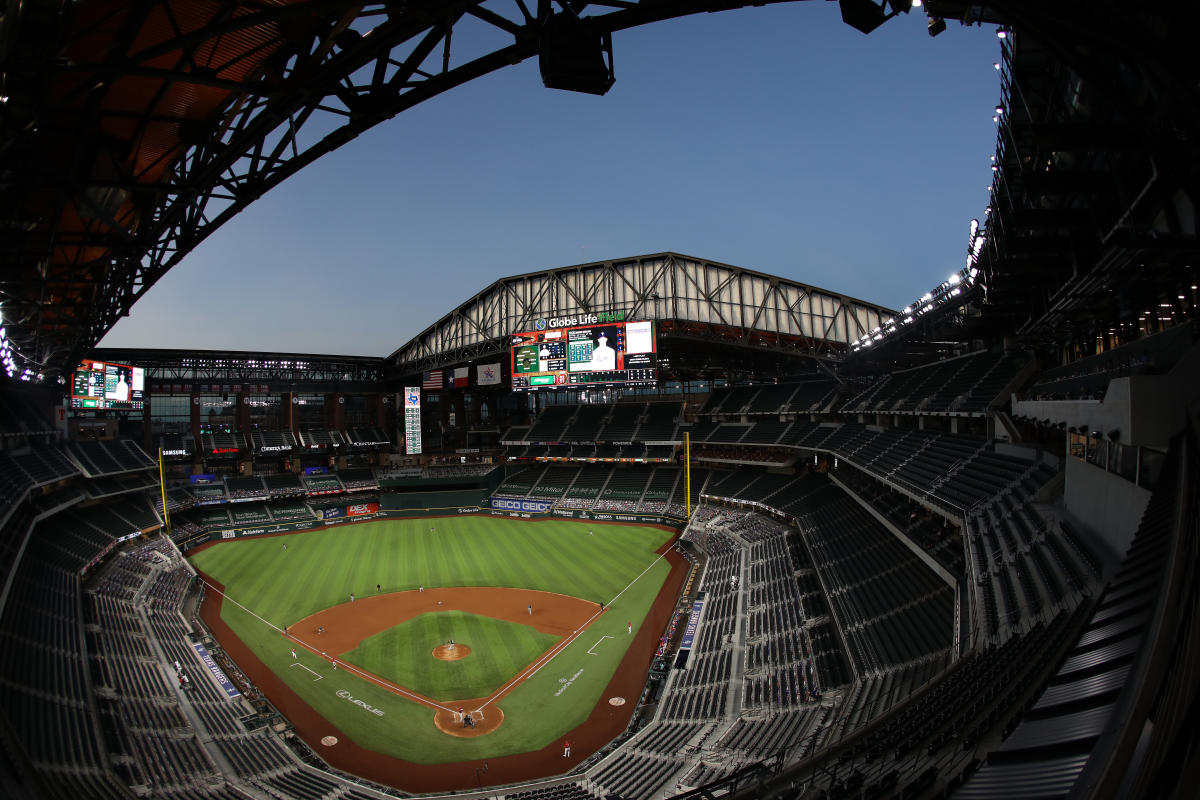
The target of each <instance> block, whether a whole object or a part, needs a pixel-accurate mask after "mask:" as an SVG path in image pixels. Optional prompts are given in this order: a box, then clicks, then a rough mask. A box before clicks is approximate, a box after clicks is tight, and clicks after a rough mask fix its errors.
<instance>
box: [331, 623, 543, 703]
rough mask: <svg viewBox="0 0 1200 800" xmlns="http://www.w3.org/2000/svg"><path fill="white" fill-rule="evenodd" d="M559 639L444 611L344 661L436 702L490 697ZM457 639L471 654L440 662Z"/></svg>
mask: <svg viewBox="0 0 1200 800" xmlns="http://www.w3.org/2000/svg"><path fill="white" fill-rule="evenodd" d="M559 638H560V637H558V636H553V635H551V634H548V633H541V632H540V631H538V630H536V629H534V628H531V627H529V626H528V625H518V624H517V623H515V622H504V621H502V620H498V619H492V618H490V617H482V616H479V615H477V614H469V613H467V612H465V611H439V612H436V613H428V614H421V615H420V616H419V617H414V618H413V619H410V620H408V621H407V622H402V623H400V624H399V625H396V626H394V627H391V628H388V629H387V630H386V631H383V632H382V633H377V634H375V635H374V636H372V637H370V638H369V639H364V640H363V642H362V644H360V645H359V646H358V647H357V648H355V649H354V650H351V651H350V652H348V653H346V654H344V656H343V659H344V660H346V661H349V662H350V663H351V664H356V665H358V666H360V667H362V668H363V669H365V670H366V671H367V672H370V673H372V674H375V675H378V676H379V677H381V678H386V679H387V680H389V681H391V682H392V683H396V684H399V685H400V686H404V687H407V688H409V689H412V690H413V691H415V692H420V693H421V694H423V695H425V696H426V697H432V698H433V699H434V700H457V699H461V698H464V697H488V696H490V695H491V694H492V693H493V692H495V691H496V690H497V689H499V688H500V687H501V686H503V685H504V683H505V682H506V681H508V679H509V678H511V677H513V676H514V675H516V674H517V672H519V671H520V670H521V669H522V668H523V667H525V666H527V665H528V664H529V663H530V662H532V661H533V660H534V659H535V658H537V657H538V656H540V655H541V654H542V653H544V652H546V651H547V650H549V649H550V648H551V647H553V646H554V645H555V644H557V643H558V641H559ZM451 639H453V640H454V641H455V642H456V643H457V644H459V645H465V646H466V647H469V648H470V650H471V652H470V653H469V654H468V655H467V657H466V658H463V659H459V660H457V661H440V660H438V659H436V658H434V657H433V655H432V653H433V649H434V648H435V647H437V646H438V645H443V644H445V643H446V642H448V641H449V640H451Z"/></svg>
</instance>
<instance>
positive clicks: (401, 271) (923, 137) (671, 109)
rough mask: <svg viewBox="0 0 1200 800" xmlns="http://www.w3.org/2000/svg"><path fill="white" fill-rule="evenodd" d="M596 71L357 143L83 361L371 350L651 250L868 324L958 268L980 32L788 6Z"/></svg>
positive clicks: (467, 93)
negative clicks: (484, 293)
mask: <svg viewBox="0 0 1200 800" xmlns="http://www.w3.org/2000/svg"><path fill="white" fill-rule="evenodd" d="M457 41H459V42H461V41H462V40H461V39H459V40H457ZM464 49H465V48H464ZM614 54H615V55H614V61H615V71H616V78H617V80H616V84H615V85H614V86H613V88H612V89H611V90H610V91H609V93H608V94H607V95H606V96H604V97H592V96H588V95H578V94H572V93H568V92H560V91H552V90H548V89H545V88H543V87H542V85H541V80H540V77H539V74H538V67H537V60H536V59H530V60H528V61H526V62H523V63H522V64H519V65H516V66H513V67H509V68H507V69H503V70H500V71H499V72H497V73H493V74H492V75H489V76H485V77H484V78H481V79H478V80H476V81H473V82H471V83H468V84H467V85H465V86H462V87H460V88H458V89H454V90H452V91H450V92H448V93H446V94H444V95H442V96H440V97H437V98H434V99H432V100H430V101H428V102H426V103H424V104H422V105H420V106H417V107H416V108H413V109H411V110H409V111H406V112H404V113H403V114H401V115H400V116H398V117H396V118H395V119H393V120H391V121H389V122H386V123H383V124H382V125H379V126H377V127H376V128H374V129H373V130H371V131H369V132H367V133H366V134H364V135H362V136H360V137H359V138H358V139H356V140H354V141H353V142H351V143H349V144H348V145H345V146H344V147H342V148H341V149H340V150H338V151H336V152H334V153H332V154H330V155H329V156H326V157H325V158H323V159H321V160H319V161H318V162H316V163H315V164H313V165H311V166H310V167H309V168H307V169H306V170H304V171H302V172H300V173H299V174H298V175H296V176H294V177H293V178H291V179H290V180H288V181H286V182H285V183H283V184H282V185H281V186H279V187H278V188H276V189H275V190H273V191H272V192H270V193H268V194H267V195H265V196H264V197H263V198H262V199H260V200H258V201H257V202H256V203H255V204H254V205H252V206H251V207H250V208H249V209H248V210H246V211H244V212H243V213H242V214H240V215H239V216H238V217H236V218H235V219H234V220H233V221H231V222H230V223H228V224H227V225H225V226H224V227H223V228H222V229H220V230H219V231H217V232H216V233H215V234H213V235H212V236H211V237H210V238H209V239H208V240H207V241H205V242H204V243H203V244H202V245H201V246H200V247H199V248H198V249H197V250H195V251H194V252H193V253H192V254H190V255H189V256H188V257H187V258H186V259H185V260H184V261H183V262H182V263H181V264H180V265H179V266H177V267H175V268H174V269H173V270H171V272H169V273H168V274H167V275H166V276H165V277H164V278H163V279H162V280H160V281H159V282H158V284H157V285H155V286H154V287H153V288H152V289H151V290H150V291H149V292H148V293H147V295H146V297H145V298H144V299H143V300H142V301H140V302H139V303H138V304H137V305H135V306H134V308H133V310H132V312H131V315H130V317H128V318H126V319H124V320H122V321H121V322H120V323H118V324H117V326H116V327H115V328H114V329H113V330H112V331H111V332H110V333H109V335H108V336H107V337H105V339H104V340H103V342H101V345H102V346H110V347H172V348H189V347H190V348H196V349H233V350H273V351H284V352H311V353H345V354H354V355H386V354H388V353H390V352H392V351H393V350H395V349H396V348H397V347H399V346H400V345H402V344H404V343H405V342H406V341H408V340H409V339H410V338H412V336H414V335H415V334H417V333H419V332H420V331H421V330H423V329H424V328H426V327H427V326H429V325H430V324H431V323H433V322H434V321H436V320H437V319H438V318H439V317H440V316H442V315H443V314H445V313H446V312H448V311H449V310H451V309H452V308H454V307H455V306H456V305H458V304H459V303H461V302H463V301H464V300H466V299H467V298H469V297H470V296H471V295H472V294H474V293H475V292H477V291H479V290H480V289H482V288H484V287H485V286H487V285H488V284H489V283H491V282H492V281H494V280H495V279H497V278H499V277H504V276H507V275H514V274H519V273H523V272H530V271H534V270H540V269H548V268H553V267H559V266H566V265H570V264H578V263H583V262H588V261H598V260H603V259H609V258H621V257H626V256H633V255H641V254H644V253H654V252H660V251H664V250H673V251H676V252H681V253H686V254H689V255H694V256H698V257H700V258H705V259H711V260H715V261H722V262H726V263H729V264H734V265H737V266H743V267H747V268H750V269H755V270H760V271H763V272H767V273H771V274H776V275H781V276H784V277H787V278H791V279H794V280H797V281H801V282H805V283H810V284H813V285H816V286H819V287H822V288H826V289H830V290H833V291H837V292H842V293H845V294H848V295H851V296H855V297H858V298H861V299H863V300H868V301H872V302H876V303H881V304H883V305H887V306H891V307H893V308H900V307H903V306H904V305H906V304H907V303H909V302H911V301H912V300H915V299H916V298H917V297H919V296H920V295H922V294H923V293H924V292H926V291H928V290H929V289H931V288H933V286H934V285H936V284H937V283H939V282H941V281H942V280H944V279H945V278H946V276H948V275H949V274H950V273H951V272H953V271H955V270H956V269H958V268H960V267H961V266H962V264H963V260H964V257H965V253H966V243H967V231H968V225H969V222H970V220H971V218H973V217H979V218H982V216H983V212H984V207H985V206H986V204H987V185H988V183H989V182H990V180H991V170H990V161H989V156H990V155H991V154H992V153H993V152H994V148H995V135H996V134H995V130H996V129H995V125H994V124H993V122H992V119H991V117H992V113H993V107H994V106H995V104H996V102H997V100H998V99H999V96H1000V87H999V79H998V73H997V72H996V71H995V70H994V69H993V67H992V63H993V62H994V61H995V60H996V59H997V57H998V54H999V46H998V42H997V40H996V38H995V34H994V31H992V30H991V29H988V28H983V29H981V28H963V27H961V26H959V25H957V24H956V23H952V24H950V26H949V28H948V30H946V31H945V32H944V33H942V34H941V35H940V36H938V37H937V38H933V39H931V38H930V37H929V36H928V35H927V34H926V32H925V17H924V14H923V13H921V12H918V11H914V12H913V13H912V14H910V15H908V16H906V17H900V18H897V19H893V20H891V21H890V22H888V23H887V24H885V25H884V26H883V27H882V28H880V29H878V30H876V31H875V32H874V33H872V34H871V35H870V36H864V35H863V34H861V33H859V32H858V31H855V30H853V29H851V28H849V27H848V26H846V25H844V24H843V23H842V22H841V19H840V16H839V14H838V7H837V4H835V3H796V4H784V5H781V6H771V7H767V8H751V9H745V10H742V11H732V12H722V13H719V14H704V15H695V16H692V17H687V18H683V19H678V20H671V21H667V22H663V23H657V24H654V25H649V26H644V27H642V28H637V29H634V30H630V31H623V32H620V33H618V34H617V35H616V36H615V37H614Z"/></svg>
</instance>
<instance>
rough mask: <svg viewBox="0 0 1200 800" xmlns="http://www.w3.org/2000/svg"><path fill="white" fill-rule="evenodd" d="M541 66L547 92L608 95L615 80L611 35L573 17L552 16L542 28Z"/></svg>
mask: <svg viewBox="0 0 1200 800" xmlns="http://www.w3.org/2000/svg"><path fill="white" fill-rule="evenodd" d="M538 66H539V67H540V68H541V71H542V83H543V84H544V85H545V87H546V88H547V89H563V90H565V91H568V92H583V93H585V94H596V95H601V94H605V93H606V92H607V91H608V90H609V89H611V88H612V85H613V82H614V81H615V80H616V79H615V77H614V76H613V69H612V36H611V35H610V34H609V33H607V32H604V31H599V30H596V29H595V28H594V26H593V25H592V24H591V23H590V22H588V21H587V20H584V19H579V18H578V17H576V16H575V15H574V14H569V13H567V12H559V13H557V14H552V15H551V16H550V17H548V18H547V19H546V22H545V24H544V25H543V26H542V40H541V47H540V48H539V51H538Z"/></svg>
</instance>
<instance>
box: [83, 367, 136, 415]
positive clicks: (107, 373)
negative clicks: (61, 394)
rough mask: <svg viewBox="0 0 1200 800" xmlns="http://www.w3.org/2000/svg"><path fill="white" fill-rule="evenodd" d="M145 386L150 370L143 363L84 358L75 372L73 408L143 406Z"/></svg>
mask: <svg viewBox="0 0 1200 800" xmlns="http://www.w3.org/2000/svg"><path fill="white" fill-rule="evenodd" d="M145 386H146V374H145V370H144V369H142V368H141V367H134V366H130V365H129V364H110V363H106V362H103V361H84V362H83V363H82V364H80V365H79V366H78V367H76V368H75V373H74V374H73V375H72V376H71V408H78V409H96V410H104V409H109V410H117V411H120V410H126V411H128V410H134V409H140V408H141V407H142V402H143V400H144V396H145Z"/></svg>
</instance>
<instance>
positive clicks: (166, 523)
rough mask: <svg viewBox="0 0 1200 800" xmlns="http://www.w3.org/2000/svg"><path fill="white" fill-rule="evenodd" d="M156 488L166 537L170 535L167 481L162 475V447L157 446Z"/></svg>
mask: <svg viewBox="0 0 1200 800" xmlns="http://www.w3.org/2000/svg"><path fill="white" fill-rule="evenodd" d="M158 488H159V491H161V492H162V503H163V525H164V526H165V527H166V529H167V538H168V539H169V538H170V537H171V512H170V511H167V481H166V478H164V477H163V454H162V448H161V447H160V448H158Z"/></svg>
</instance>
